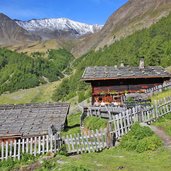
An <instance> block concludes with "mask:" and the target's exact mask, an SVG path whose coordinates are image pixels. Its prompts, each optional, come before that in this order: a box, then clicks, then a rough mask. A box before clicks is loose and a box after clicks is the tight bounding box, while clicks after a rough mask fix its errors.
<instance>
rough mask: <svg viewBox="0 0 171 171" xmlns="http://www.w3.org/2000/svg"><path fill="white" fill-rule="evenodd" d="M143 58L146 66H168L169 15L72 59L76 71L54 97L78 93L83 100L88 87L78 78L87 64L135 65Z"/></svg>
mask: <svg viewBox="0 0 171 171" xmlns="http://www.w3.org/2000/svg"><path fill="white" fill-rule="evenodd" d="M142 56H143V57H144V58H145V64H146V65H151V66H154V65H161V66H163V67H167V66H170V65H171V15H169V16H168V17H166V18H163V19H161V20H160V21H159V22H158V23H156V24H154V25H153V26H151V27H150V28H148V29H144V30H142V31H138V32H136V33H134V34H133V35H131V36H129V37H127V38H125V39H122V40H120V41H118V42H116V43H114V44H112V45H111V46H109V47H107V46H106V47H105V48H104V49H100V50H99V51H97V52H94V51H91V52H89V53H88V54H86V55H84V56H82V57H81V58H79V59H78V60H76V61H75V63H74V67H75V70H76V71H75V72H74V74H73V75H72V76H71V77H70V78H67V79H65V80H64V81H63V82H62V84H61V86H60V87H59V88H58V89H57V90H56V91H55V93H54V96H53V98H54V100H56V101H57V100H60V99H63V100H66V99H68V98H71V97H73V96H75V95H77V93H78V94H79V96H81V97H80V98H82V99H84V96H87V94H86V95H85V93H84V92H85V91H83V90H86V89H88V86H87V85H85V84H84V83H83V82H81V81H80V78H81V75H82V73H83V71H84V69H85V67H86V66H95V65H97V66H98V65H109V66H114V65H119V64H120V63H121V62H124V64H125V65H133V66H137V65H138V63H139V58H140V57H142Z"/></svg>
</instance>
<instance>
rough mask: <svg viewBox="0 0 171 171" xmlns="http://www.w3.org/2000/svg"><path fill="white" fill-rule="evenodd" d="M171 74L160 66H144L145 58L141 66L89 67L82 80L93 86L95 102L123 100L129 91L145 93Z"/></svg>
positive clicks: (93, 99) (167, 78)
mask: <svg viewBox="0 0 171 171" xmlns="http://www.w3.org/2000/svg"><path fill="white" fill-rule="evenodd" d="M170 78H171V75H170V74H169V73H168V72H166V71H165V70H164V69H163V68H162V67H159V66H147V67H145V66H144V60H143V58H142V59H141V60H140V65H139V67H130V66H123V64H122V65H121V66H120V67H117V66H115V67H112V66H94V67H87V68H86V69H85V71H84V73H83V76H82V80H83V81H85V82H86V83H90V84H91V87H92V104H94V102H95V101H96V102H97V101H98V102H101V101H103V102H105V103H111V102H118V103H119V102H121V101H122V96H123V95H125V94H127V93H143V92H145V90H146V89H148V88H151V87H154V86H157V85H160V84H163V82H164V81H167V80H170Z"/></svg>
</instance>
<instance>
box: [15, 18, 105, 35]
mask: <svg viewBox="0 0 171 171" xmlns="http://www.w3.org/2000/svg"><path fill="white" fill-rule="evenodd" d="M16 23H17V24H18V25H20V26H21V27H23V28H24V29H25V30H27V31H30V32H37V31H43V32H55V31H66V32H67V31H72V32H73V31H74V32H75V33H76V34H77V35H78V36H82V35H85V34H88V33H95V32H97V31H99V30H100V29H101V28H102V26H100V25H97V24H96V25H89V24H85V23H81V22H77V21H73V20H70V19H68V18H45V19H37V20H36V19H32V20H29V21H19V20H16Z"/></svg>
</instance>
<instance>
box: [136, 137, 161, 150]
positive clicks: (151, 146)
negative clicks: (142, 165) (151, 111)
mask: <svg viewBox="0 0 171 171" xmlns="http://www.w3.org/2000/svg"><path fill="white" fill-rule="evenodd" d="M161 145H162V141H161V140H160V138H158V137H157V136H156V135H153V136H150V137H146V138H143V139H142V140H140V141H139V142H138V144H137V147H136V151H137V152H139V153H142V152H144V151H147V150H152V151H154V150H156V149H157V148H158V147H160V146H161Z"/></svg>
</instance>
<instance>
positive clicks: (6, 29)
mask: <svg viewBox="0 0 171 171" xmlns="http://www.w3.org/2000/svg"><path fill="white" fill-rule="evenodd" d="M36 40H40V37H39V36H35V35H33V34H31V33H29V32H28V31H26V30H24V29H23V28H22V27H20V26H19V25H18V24H16V22H15V21H13V20H12V19H10V18H9V17H7V16H6V15H4V14H2V13H0V45H4V44H5V45H7V44H15V43H21V42H22V43H24V42H33V41H36Z"/></svg>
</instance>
